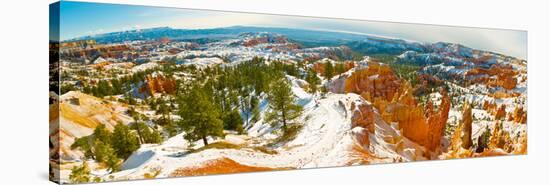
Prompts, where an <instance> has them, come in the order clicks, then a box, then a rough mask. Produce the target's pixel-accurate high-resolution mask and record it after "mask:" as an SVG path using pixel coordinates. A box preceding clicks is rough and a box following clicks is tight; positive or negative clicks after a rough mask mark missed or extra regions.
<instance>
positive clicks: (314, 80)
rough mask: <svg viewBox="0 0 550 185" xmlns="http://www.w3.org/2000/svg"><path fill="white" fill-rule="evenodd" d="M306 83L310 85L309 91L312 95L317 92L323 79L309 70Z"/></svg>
mask: <svg viewBox="0 0 550 185" xmlns="http://www.w3.org/2000/svg"><path fill="white" fill-rule="evenodd" d="M306 81H307V82H308V83H309V89H310V91H311V92H312V93H315V92H317V90H318V86H319V84H321V79H319V77H318V76H317V73H316V72H315V71H314V70H313V69H309V70H308V71H307V74H306Z"/></svg>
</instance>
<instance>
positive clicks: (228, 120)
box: [224, 110, 244, 134]
mask: <svg viewBox="0 0 550 185" xmlns="http://www.w3.org/2000/svg"><path fill="white" fill-rule="evenodd" d="M224 128H225V129H227V130H235V131H237V132H239V134H242V133H243V131H244V130H243V120H242V119H241V115H240V114H239V111H237V110H233V111H231V112H230V113H229V114H228V115H227V116H226V117H225V119H224Z"/></svg>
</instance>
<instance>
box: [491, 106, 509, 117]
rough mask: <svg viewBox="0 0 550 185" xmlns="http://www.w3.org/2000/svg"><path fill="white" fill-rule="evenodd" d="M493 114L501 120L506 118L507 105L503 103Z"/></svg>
mask: <svg viewBox="0 0 550 185" xmlns="http://www.w3.org/2000/svg"><path fill="white" fill-rule="evenodd" d="M493 115H494V116H495V120H500V119H504V118H506V105H504V104H502V105H500V107H498V109H496V110H495V111H493Z"/></svg>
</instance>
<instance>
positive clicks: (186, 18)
mask: <svg viewBox="0 0 550 185" xmlns="http://www.w3.org/2000/svg"><path fill="white" fill-rule="evenodd" d="M60 13H61V16H60V17H61V18H60V39H61V40H67V39H72V38H76V37H81V36H87V35H94V34H101V33H108V32H115V31H124V30H132V29H140V28H152V27H163V26H169V27H172V28H184V29H201V28H218V27H229V26H260V27H285V28H297V29H312V30H326V31H335V32H348V33H357V34H367V35H377V36H384V37H391V38H400V39H405V40H412V41H419V42H429V43H433V42H439V41H442V42H451V43H460V44H463V45H465V46H468V47H472V48H475V49H482V50H488V51H494V52H497V53H501V54H505V55H510V56H514V57H518V58H522V59H527V32H525V31H517V30H503V29H483V28H467V27H454V26H437V25H422V24H406V23H392V22H378V21H359V20H345V19H326V18H311V17H299V16H281V15H267V14H248V13H235V12H220V11H207V10H190V9H178V8H160V7H147V6H131V5H115V4H98V3H83V2H67V1H64V2H63V1H62V3H61V9H60Z"/></svg>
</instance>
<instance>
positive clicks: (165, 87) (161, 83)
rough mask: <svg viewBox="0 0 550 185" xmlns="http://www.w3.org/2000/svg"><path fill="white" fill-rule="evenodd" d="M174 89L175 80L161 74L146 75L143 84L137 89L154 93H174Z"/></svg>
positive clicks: (149, 93)
mask: <svg viewBox="0 0 550 185" xmlns="http://www.w3.org/2000/svg"><path fill="white" fill-rule="evenodd" d="M175 91H176V80H175V79H173V78H170V77H164V76H163V75H160V74H158V75H156V76H154V77H153V76H152V75H147V76H146V77H145V84H144V85H143V86H142V87H141V88H140V89H139V92H140V93H142V94H145V93H147V94H148V95H151V96H152V95H154V94H156V93H166V94H174V93H175Z"/></svg>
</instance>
